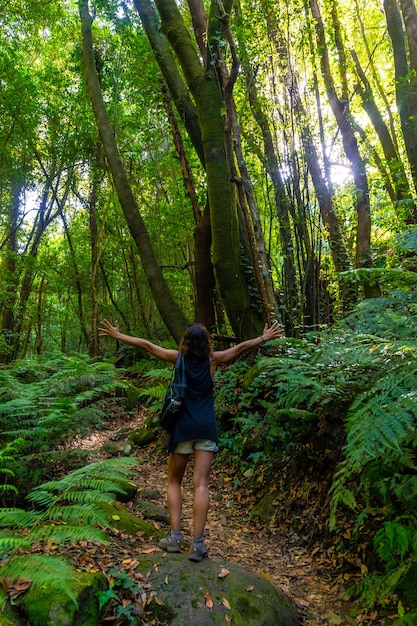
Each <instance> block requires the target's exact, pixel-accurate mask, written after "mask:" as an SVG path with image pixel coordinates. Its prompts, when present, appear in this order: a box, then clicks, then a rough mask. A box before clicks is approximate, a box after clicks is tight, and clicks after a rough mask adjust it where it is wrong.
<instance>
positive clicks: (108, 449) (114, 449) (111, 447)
mask: <svg viewBox="0 0 417 626" xmlns="http://www.w3.org/2000/svg"><path fill="white" fill-rule="evenodd" d="M101 451H102V452H105V453H106V454H109V455H110V456H119V454H120V450H119V446H118V445H117V444H116V443H114V442H113V441H106V443H104V444H103V445H102V446H101Z"/></svg>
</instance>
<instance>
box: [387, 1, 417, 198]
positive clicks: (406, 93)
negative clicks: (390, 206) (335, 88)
mask: <svg viewBox="0 0 417 626" xmlns="http://www.w3.org/2000/svg"><path fill="white" fill-rule="evenodd" d="M402 6H403V7H404V13H405V15H404V18H405V19H406V21H408V16H409V17H410V18H411V19H410V20H409V26H408V30H409V31H410V36H411V42H412V41H413V32H412V31H413V28H412V23H413V19H412V13H411V12H410V11H409V7H410V3H407V2H405V1H404V2H402ZM384 10H385V14H386V20H387V27H388V33H389V36H390V38H391V43H392V49H393V53H394V66H395V90H396V100H397V107H398V112H399V115H400V121H401V130H402V133H403V137H404V143H405V148H406V152H407V156H408V161H409V163H410V168H411V172H412V176H413V181H414V186H415V188H417V119H416V116H417V111H416V104H417V103H416V102H415V79H416V76H415V72H414V77H412V72H411V69H412V68H411V67H410V66H409V64H408V60H407V50H406V42H405V37H404V30H403V24H402V19H401V13H400V11H399V8H398V4H397V0H384ZM414 11H415V8H414ZM406 16H407V17H406ZM412 48H413V49H414V46H413V44H412ZM413 62H415V58H414V60H413Z"/></svg>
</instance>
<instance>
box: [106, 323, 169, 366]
mask: <svg viewBox="0 0 417 626" xmlns="http://www.w3.org/2000/svg"><path fill="white" fill-rule="evenodd" d="M99 330H100V336H102V337H111V338H112V339H117V340H118V341H123V343H125V344H127V345H128V346H132V347H133V348H136V349H137V350H145V352H149V353H150V354H152V356H155V357H156V358H157V359H161V360H162V361H169V362H170V363H175V361H176V360H177V355H178V350H167V349H166V348H162V347H161V346H157V345H156V344H155V343H152V342H151V341H148V340H147V339H142V338H141V337H131V335H125V334H123V333H121V332H120V330H119V325H118V323H117V322H114V324H111V323H110V322H109V321H108V320H103V321H102V322H101V327H100V329H99Z"/></svg>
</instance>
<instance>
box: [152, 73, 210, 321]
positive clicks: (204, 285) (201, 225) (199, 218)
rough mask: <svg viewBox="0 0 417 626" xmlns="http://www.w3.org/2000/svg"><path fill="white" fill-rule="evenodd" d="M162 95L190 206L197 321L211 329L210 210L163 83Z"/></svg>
mask: <svg viewBox="0 0 417 626" xmlns="http://www.w3.org/2000/svg"><path fill="white" fill-rule="evenodd" d="M161 90H162V96H163V101H164V105H165V110H166V112H167V115H168V119H169V122H170V126H171V132H172V136H173V139H174V145H175V150H176V152H177V156H178V158H179V161H180V163H181V171H182V175H183V178H184V182H185V186H186V189H187V192H188V197H189V198H190V202H191V206H192V208H193V215H194V222H195V229H194V259H195V272H194V285H195V290H196V320H198V321H199V322H201V323H202V324H204V325H205V326H206V327H207V328H209V329H214V327H215V324H216V314H215V307H214V300H213V294H214V291H215V288H216V280H215V276H214V270H213V264H212V262H211V230H210V209H209V206H208V205H207V207H206V209H205V211H204V212H203V210H202V208H201V206H200V203H199V200H198V194H197V190H196V188H195V184H194V177H193V173H192V171H191V168H190V167H189V165H188V161H187V156H186V153H185V148H184V144H183V141H182V137H181V133H180V130H179V128H178V124H177V122H176V119H175V116H174V112H173V110H172V107H171V103H170V100H169V97H168V94H167V92H166V89H165V87H164V86H163V85H162V89H161Z"/></svg>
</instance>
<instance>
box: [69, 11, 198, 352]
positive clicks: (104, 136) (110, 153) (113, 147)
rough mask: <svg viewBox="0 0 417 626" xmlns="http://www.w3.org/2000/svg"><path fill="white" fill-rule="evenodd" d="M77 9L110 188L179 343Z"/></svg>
mask: <svg viewBox="0 0 417 626" xmlns="http://www.w3.org/2000/svg"><path fill="white" fill-rule="evenodd" d="M79 9H80V17H81V23H82V37H83V59H84V71H85V77H86V81H87V87H88V93H89V96H90V100H91V104H92V106H93V111H94V115H95V118H96V122H97V127H98V130H99V133H100V136H101V140H102V143H103V147H104V150H105V153H106V157H107V161H108V164H109V169H110V172H111V175H112V178H113V182H114V186H115V188H116V191H117V195H118V198H119V202H120V205H121V207H122V210H123V213H124V215H125V218H126V222H127V225H128V227H129V230H130V232H131V235H132V237H133V239H134V241H135V243H136V245H137V247H138V250H139V254H140V258H141V261H142V265H143V268H144V272H145V275H146V278H147V280H148V283H149V287H150V289H151V292H152V295H153V297H154V299H155V303H156V306H157V308H158V310H159V312H160V314H161V317H162V319H163V320H164V322H165V324H166V326H167V328H168V330H169V331H170V333H171V335H172V336H173V337H174V339H175V340H176V341H179V340H180V338H181V337H182V334H183V332H184V329H185V327H186V325H187V320H186V318H185V316H184V314H183V312H182V311H181V309H180V308H179V306H178V304H177V303H176V301H175V300H174V298H173V296H172V294H171V292H170V290H169V289H168V286H167V284H166V281H165V278H164V276H163V273H162V270H161V268H160V265H159V263H158V261H157V258H156V256H155V253H154V251H153V248H152V244H151V241H150V238H149V234H148V231H147V229H146V226H145V224H144V222H143V219H142V216H141V215H140V212H139V209H138V206H137V203H136V201H135V199H134V197H133V193H132V189H131V187H130V185H129V181H128V179H127V175H126V171H125V169H124V167H123V164H122V161H121V158H120V155H119V151H118V148H117V144H116V140H115V137H114V134H113V131H112V128H111V124H110V121H109V117H108V114H107V111H106V108H105V105H104V100H103V95H102V93H101V88H100V83H99V79H98V75H97V70H96V66H95V59H94V48H93V36H92V31H91V25H92V22H93V18H92V17H91V15H90V13H89V6H88V0H80V2H79Z"/></svg>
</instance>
